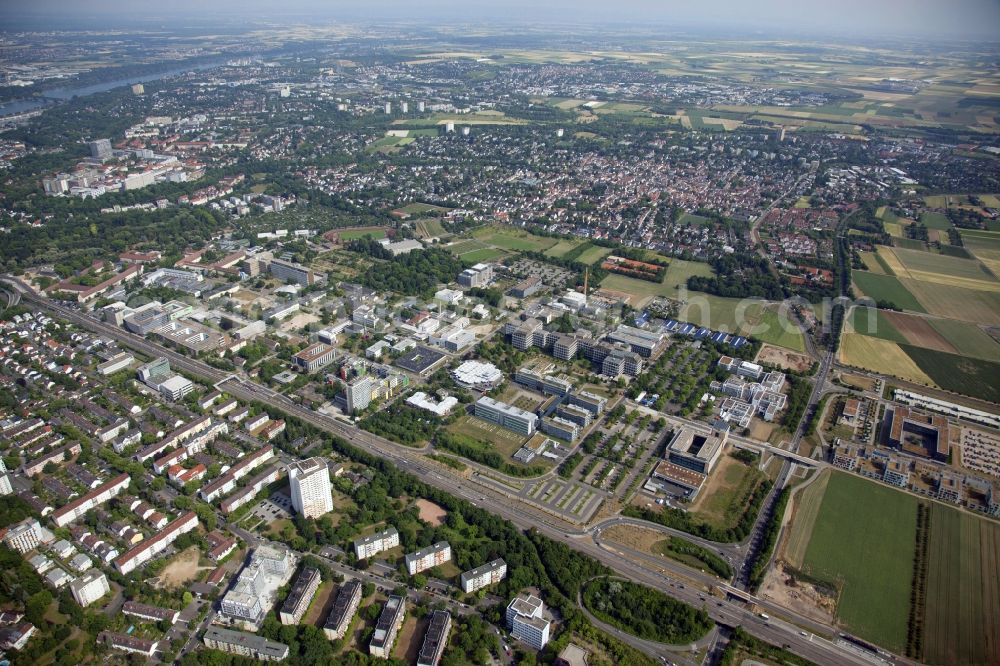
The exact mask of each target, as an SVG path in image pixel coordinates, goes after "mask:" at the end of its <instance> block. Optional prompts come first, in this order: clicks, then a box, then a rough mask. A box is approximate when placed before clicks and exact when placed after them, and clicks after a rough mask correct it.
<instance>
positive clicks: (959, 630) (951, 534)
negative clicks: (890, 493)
mask: <svg viewBox="0 0 1000 666" xmlns="http://www.w3.org/2000/svg"><path fill="white" fill-rule="evenodd" d="M930 516H931V517H930V538H929V541H928V548H927V552H928V565H927V597H926V611H925V612H926V615H925V620H924V660H925V661H927V662H928V663H931V664H996V663H1000V577H998V576H997V571H998V567H1000V525H998V524H997V523H996V522H994V521H990V520H987V519H984V518H979V517H978V516H973V515H971V514H968V513H965V512H961V511H958V510H956V509H953V508H951V507H946V506H943V505H940V504H936V503H935V504H932V505H931V514H930Z"/></svg>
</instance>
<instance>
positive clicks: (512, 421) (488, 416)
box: [475, 395, 538, 436]
mask: <svg viewBox="0 0 1000 666" xmlns="http://www.w3.org/2000/svg"><path fill="white" fill-rule="evenodd" d="M475 415H476V416H477V417H479V418H481V419H485V420H487V421H491V422H493V423H496V424H497V425H499V426H502V427H504V428H507V429H508V430H513V431H514V432H518V433H521V434H522V435H526V436H531V435H533V434H535V430H536V429H537V428H538V415H536V414H532V413H531V412H527V411H525V410H523V409H521V408H519V407H514V406H513V405H508V404H507V403H505V402H500V401H498V400H494V399H493V398H491V397H489V396H485V395H484V396H483V397H481V398H480V399H479V400H477V401H476V403H475Z"/></svg>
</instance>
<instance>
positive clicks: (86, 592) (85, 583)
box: [69, 569, 111, 607]
mask: <svg viewBox="0 0 1000 666" xmlns="http://www.w3.org/2000/svg"><path fill="white" fill-rule="evenodd" d="M69 591H70V592H72V593H73V599H75V600H76V603H78V604H80V605H81V606H84V607H86V606H89V605H90V604H92V603H94V602H95V601H98V600H99V599H100V598H101V597H103V596H104V595H105V594H107V593H108V592H110V591H111V586H110V585H108V577H107V576H105V575H104V573H103V572H102V571H101V570H99V569H91V570H89V571H87V572H86V573H84V574H82V575H81V576H80V577H79V578H77V579H76V580H74V581H73V582H72V583H70V584H69Z"/></svg>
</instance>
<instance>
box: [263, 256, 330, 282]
mask: <svg viewBox="0 0 1000 666" xmlns="http://www.w3.org/2000/svg"><path fill="white" fill-rule="evenodd" d="M269 270H270V271H271V275H273V276H274V277H275V278H277V279H279V280H281V281H282V282H294V283H296V284H300V285H302V286H303V287H308V286H309V285H311V284H314V283H315V282H316V281H317V280H318V277H317V275H316V274H315V273H314V272H313V270H312V269H311V268H309V267H308V266H302V265H301V264H296V263H294V262H291V261H282V260H281V259H272V260H271V265H270V267H269Z"/></svg>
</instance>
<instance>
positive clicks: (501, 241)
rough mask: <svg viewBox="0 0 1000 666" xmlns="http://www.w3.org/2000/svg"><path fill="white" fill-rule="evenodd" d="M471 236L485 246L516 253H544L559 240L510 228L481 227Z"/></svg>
mask: <svg viewBox="0 0 1000 666" xmlns="http://www.w3.org/2000/svg"><path fill="white" fill-rule="evenodd" d="M473 236H474V237H475V238H476V239H478V240H480V241H482V242H483V243H486V244H487V245H491V246H493V247H498V248H502V249H504V250H515V251H517V252H523V251H525V250H534V251H536V252H544V251H545V250H547V249H549V248H550V247H552V246H553V245H557V244H558V243H559V239H557V238H545V237H543V236H535V235H534V234H531V233H528V232H527V231H523V230H521V229H514V228H510V227H496V226H489V227H483V228H481V229H477V230H476V231H475V232H474V233H473Z"/></svg>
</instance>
